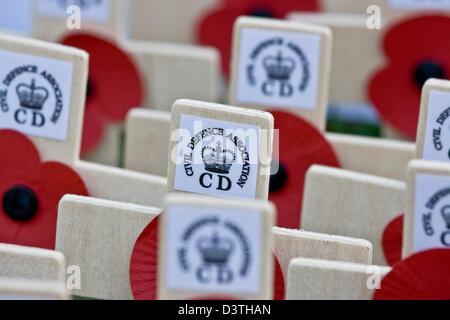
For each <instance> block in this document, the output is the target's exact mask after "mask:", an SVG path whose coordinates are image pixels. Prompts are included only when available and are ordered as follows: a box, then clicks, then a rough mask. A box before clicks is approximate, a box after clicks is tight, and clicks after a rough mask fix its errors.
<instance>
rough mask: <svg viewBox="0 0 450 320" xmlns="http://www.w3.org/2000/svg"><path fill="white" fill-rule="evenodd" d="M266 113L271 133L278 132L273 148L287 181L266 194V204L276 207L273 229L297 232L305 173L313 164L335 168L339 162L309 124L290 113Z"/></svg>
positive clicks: (329, 147)
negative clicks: (270, 117) (271, 119)
mask: <svg viewBox="0 0 450 320" xmlns="http://www.w3.org/2000/svg"><path fill="white" fill-rule="evenodd" d="M270 112H271V113H272V115H273V116H274V118H275V129H279V146H274V148H278V150H279V162H280V163H281V165H282V166H283V167H284V168H285V170H286V173H287V181H286V184H285V185H284V187H283V188H282V189H281V190H279V191H276V192H271V193H270V195H269V200H270V201H273V202H274V203H275V204H276V207H277V212H278V215H277V217H278V218H277V219H278V221H277V225H278V226H280V227H284V228H291V229H298V228H299V227H300V214H301V210H302V200H303V186H304V182H305V175H306V172H307V170H308V169H309V167H310V166H312V165H313V164H319V165H325V166H331V167H339V162H338V159H337V157H336V155H335V153H334V151H333V147H332V146H331V145H330V144H329V143H328V141H327V140H326V139H325V138H324V136H323V135H322V134H321V133H320V132H319V130H317V129H316V128H315V127H313V126H312V125H311V124H310V123H309V122H307V121H305V120H303V119H301V118H300V117H298V116H296V115H294V114H292V113H287V112H282V111H270ZM275 150H276V149H275Z"/></svg>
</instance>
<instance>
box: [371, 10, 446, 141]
mask: <svg viewBox="0 0 450 320" xmlns="http://www.w3.org/2000/svg"><path fill="white" fill-rule="evenodd" d="M384 51H385V53H386V55H387V58H388V60H389V61H388V64H387V65H386V66H385V67H384V68H383V69H382V70H380V71H378V72H377V73H376V74H375V76H374V77H373V78H372V80H371V82H370V85H369V96H370V100H371V101H372V103H373V104H374V105H375V107H376V108H377V109H378V111H379V113H380V115H381V117H382V118H383V119H384V121H386V122H387V123H389V124H390V125H392V126H393V127H394V128H396V129H397V130H399V131H400V132H402V133H404V134H406V135H407V136H409V137H410V138H412V139H415V137H416V130H417V122H418V115H419V109H420V96H421V89H422V86H423V84H424V83H425V81H426V80H427V79H429V78H441V79H442V78H447V79H448V77H449V76H450V18H449V17H447V16H439V15H433V16H421V17H417V18H413V19H409V20H407V21H404V22H401V23H399V24H397V25H395V26H394V27H392V29H391V30H390V31H389V32H388V33H387V34H386V37H385V39H384Z"/></svg>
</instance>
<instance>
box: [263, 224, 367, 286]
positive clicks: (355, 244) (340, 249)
mask: <svg viewBox="0 0 450 320" xmlns="http://www.w3.org/2000/svg"><path fill="white" fill-rule="evenodd" d="M272 232H273V235H274V247H273V252H274V254H275V256H276V257H277V258H278V262H279V263H280V267H281V270H282V272H283V275H284V277H285V281H286V280H287V276H288V266H289V262H290V261H291V260H292V259H294V258H299V257H302V258H313V259H324V260H333V261H347V262H354V263H361V264H371V263H372V258H373V247H372V244H371V243H370V242H369V241H367V240H363V239H356V238H350V237H343V236H333V235H328V234H323V233H315V232H309V231H303V230H296V229H286V228H279V227H273V228H272Z"/></svg>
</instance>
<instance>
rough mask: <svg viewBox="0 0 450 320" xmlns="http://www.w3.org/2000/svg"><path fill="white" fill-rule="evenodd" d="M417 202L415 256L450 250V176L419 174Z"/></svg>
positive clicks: (415, 211)
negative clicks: (425, 251)
mask: <svg viewBox="0 0 450 320" xmlns="http://www.w3.org/2000/svg"><path fill="white" fill-rule="evenodd" d="M415 184H416V188H415V199H414V237H413V250H414V253H417V252H420V251H424V250H429V249H436V248H449V249H450V177H448V176H439V175H427V174H418V175H417V176H416V181H415Z"/></svg>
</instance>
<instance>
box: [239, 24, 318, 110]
mask: <svg viewBox="0 0 450 320" xmlns="http://www.w3.org/2000/svg"><path fill="white" fill-rule="evenodd" d="M320 47H321V43H320V36H319V35H313V34H304V33H298V32H288V31H275V30H265V29H251V28H247V29H243V30H242V35H241V43H240V53H239V63H238V79H237V101H238V102H239V104H255V105H261V106H271V107H288V108H301V109H314V108H315V107H316V104H317V91H318V88H319V85H318V81H319V62H320Z"/></svg>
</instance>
